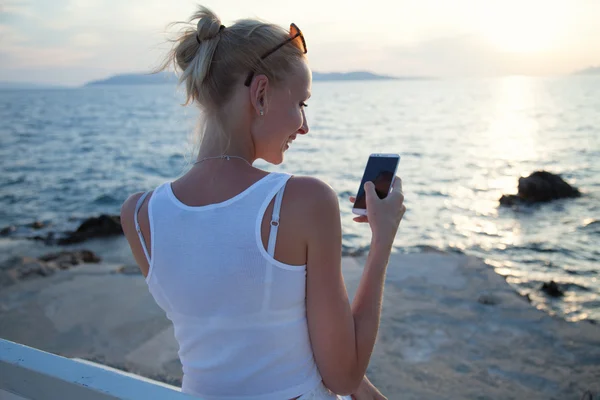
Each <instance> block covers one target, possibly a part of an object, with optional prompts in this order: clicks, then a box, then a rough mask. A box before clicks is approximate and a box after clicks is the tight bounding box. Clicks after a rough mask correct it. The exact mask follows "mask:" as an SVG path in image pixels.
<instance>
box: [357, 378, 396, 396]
mask: <svg viewBox="0 0 600 400" xmlns="http://www.w3.org/2000/svg"><path fill="white" fill-rule="evenodd" d="M352 400H387V397H385V396H384V395H382V394H381V392H380V391H379V390H377V388H376V387H375V386H373V384H372V383H371V381H369V379H367V376H366V375H365V376H364V377H363V380H362V382H361V383H360V386H358V390H357V391H356V393H352Z"/></svg>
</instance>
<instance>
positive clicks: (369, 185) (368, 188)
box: [365, 181, 377, 210]
mask: <svg viewBox="0 0 600 400" xmlns="http://www.w3.org/2000/svg"><path fill="white" fill-rule="evenodd" d="M365 195H366V198H367V210H368V209H369V204H371V203H372V202H373V201H375V198H377V193H375V184H374V183H373V182H371V181H367V182H365Z"/></svg>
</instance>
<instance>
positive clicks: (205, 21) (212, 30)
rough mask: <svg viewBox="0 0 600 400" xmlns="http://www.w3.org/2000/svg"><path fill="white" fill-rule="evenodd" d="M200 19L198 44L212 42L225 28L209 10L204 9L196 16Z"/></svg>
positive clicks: (197, 34)
mask: <svg viewBox="0 0 600 400" xmlns="http://www.w3.org/2000/svg"><path fill="white" fill-rule="evenodd" d="M195 17H196V18H198V27H197V33H196V39H197V40H198V42H201V41H203V40H211V39H214V38H215V37H217V35H218V34H219V32H221V30H222V29H223V28H224V27H225V25H222V24H221V21H220V20H219V17H217V16H216V15H215V14H214V13H212V12H211V11H209V10H208V9H203V10H201V11H200V12H199V13H197V14H196V15H195Z"/></svg>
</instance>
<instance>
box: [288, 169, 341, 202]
mask: <svg viewBox="0 0 600 400" xmlns="http://www.w3.org/2000/svg"><path fill="white" fill-rule="evenodd" d="M285 191H286V197H287V198H288V199H290V201H291V202H292V203H294V205H296V206H298V208H299V209H302V210H306V209H314V207H315V206H319V208H324V209H331V208H332V207H335V208H337V207H338V198H337V193H336V192H335V190H334V189H333V188H332V187H331V185H329V184H328V183H327V182H325V181H322V180H321V179H318V178H315V177H312V176H301V175H292V176H291V177H290V179H289V180H288V183H287V185H286V190H285Z"/></svg>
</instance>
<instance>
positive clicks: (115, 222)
mask: <svg viewBox="0 0 600 400" xmlns="http://www.w3.org/2000/svg"><path fill="white" fill-rule="evenodd" d="M122 234H123V228H121V217H119V216H118V215H105V214H102V215H100V216H99V217H92V218H88V219H87V220H85V221H83V223H82V224H81V225H80V226H79V228H77V230H76V231H75V232H71V233H69V234H68V235H67V237H65V238H62V239H59V240H58V244H59V245H63V244H73V243H79V242H83V241H84V240H87V239H90V238H94V237H105V236H113V235H122Z"/></svg>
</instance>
